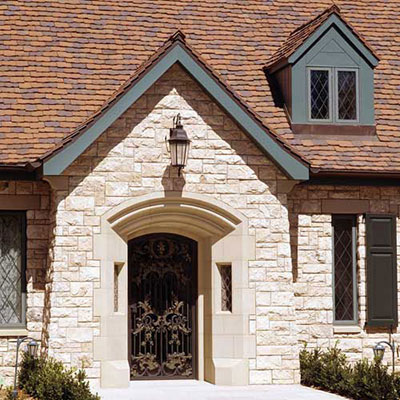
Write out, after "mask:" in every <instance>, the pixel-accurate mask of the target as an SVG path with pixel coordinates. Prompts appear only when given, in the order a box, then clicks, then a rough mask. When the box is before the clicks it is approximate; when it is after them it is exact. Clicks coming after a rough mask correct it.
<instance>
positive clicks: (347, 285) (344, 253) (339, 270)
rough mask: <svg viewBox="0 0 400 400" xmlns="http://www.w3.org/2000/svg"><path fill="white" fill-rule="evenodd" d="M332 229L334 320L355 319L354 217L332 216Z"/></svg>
mask: <svg viewBox="0 0 400 400" xmlns="http://www.w3.org/2000/svg"><path fill="white" fill-rule="evenodd" d="M333 229H334V285H335V290H334V300H335V321H338V322H340V321H342V322H343V321H355V320H356V295H355V292H356V290H355V288H356V270H355V268H356V260H355V248H354V246H355V218H354V217H353V216H347V215H346V216H334V217H333Z"/></svg>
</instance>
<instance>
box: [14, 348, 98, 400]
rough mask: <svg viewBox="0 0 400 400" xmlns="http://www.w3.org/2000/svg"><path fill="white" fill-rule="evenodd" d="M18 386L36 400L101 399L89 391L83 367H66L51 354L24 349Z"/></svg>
mask: <svg viewBox="0 0 400 400" xmlns="http://www.w3.org/2000/svg"><path fill="white" fill-rule="evenodd" d="M18 388H19V389H21V390H23V391H24V392H26V393H27V394H29V395H30V396H32V397H33V398H34V399H36V400H49V399H51V400H100V397H99V396H98V395H94V394H92V393H91V392H90V388H89V383H88V382H87V381H86V375H85V372H84V371H83V370H76V369H73V368H66V367H65V366H64V365H63V364H62V362H60V361H57V360H54V359H52V358H45V357H39V358H34V357H31V356H30V355H29V354H28V353H24V355H23V358H22V362H21V366H20V371H19V374H18Z"/></svg>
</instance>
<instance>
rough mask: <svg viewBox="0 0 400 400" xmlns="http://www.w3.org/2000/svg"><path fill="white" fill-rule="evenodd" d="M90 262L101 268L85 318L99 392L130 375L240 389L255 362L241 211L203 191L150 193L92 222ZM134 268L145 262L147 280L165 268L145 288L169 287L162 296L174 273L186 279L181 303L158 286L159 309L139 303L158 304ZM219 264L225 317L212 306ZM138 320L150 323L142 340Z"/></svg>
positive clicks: (217, 294) (247, 239) (250, 253)
mask: <svg viewBox="0 0 400 400" xmlns="http://www.w3.org/2000/svg"><path fill="white" fill-rule="evenodd" d="M145 242H147V243H145ZM143 246H144V247H143ZM154 246H159V247H158V248H155V247H154ZM150 247H152V248H150ZM139 248H142V250H140V251H142V253H143V254H141V255H139V254H138V251H139V250H138V249H139ZM143 249H144V250H143ZM173 249H175V250H173ZM132 252H133V253H132ZM164 252H165V254H164ZM185 252H186V253H187V254H185ZM145 253H146V254H145ZM150 253H151V254H150ZM188 254H190V257H189V258H190V262H189V258H188ZM164 256H165V260H161V259H160V258H162V257H164ZM95 257H96V258H98V259H99V260H100V263H101V283H100V287H99V288H98V289H95V307H94V313H95V316H97V317H100V321H101V328H100V335H99V336H98V337H96V338H95V341H94V353H95V359H96V360H98V361H100V363H101V385H102V387H126V386H128V384H129V382H130V380H131V379H154V378H158V379H160V378H163V379H176V378H179V379H185V378H186V379H198V380H206V381H208V382H211V383H216V384H224V385H246V384H248V375H249V365H248V364H249V363H248V360H249V358H253V357H255V348H256V345H255V336H254V335H250V333H249V316H250V315H252V314H254V313H255V293H254V289H250V288H249V285H248V262H249V260H254V259H255V240H254V237H253V236H250V235H249V234H248V223H247V220H246V218H245V217H244V216H243V215H242V214H241V213H239V212H237V211H236V210H233V209H232V208H231V207H229V206H228V205H226V204H224V203H222V202H219V201H218V200H216V199H214V198H212V197H209V196H206V195H200V194H189V193H183V194H182V193H178V192H176V193H175V192H169V193H164V192H160V193H154V194H151V195H145V196H140V197H137V198H134V199H131V200H128V201H127V202H125V203H123V204H121V205H119V206H117V207H115V208H114V209H112V210H110V211H109V212H107V213H106V214H105V215H103V216H102V223H101V232H100V233H99V234H98V235H96V236H95ZM168 257H169V258H168ZM185 257H186V258H185ZM140 258H141V260H139V259H140ZM185 260H186V261H185ZM134 263H136V264H137V263H141V264H142V265H144V264H146V263H147V268H148V269H149V270H150V273H151V270H153V273H154V274H155V275H154V276H160V271H159V269H160V268H166V269H168V268H171V275H170V278H166V280H162V279H161V281H159V282H158V283H157V282H156V283H155V285H159V284H165V285H167V286H168V285H169V290H170V291H171V292H173V291H177V288H178V287H179V286H177V284H176V282H175V281H174V279H176V275H179V274H183V276H182V279H183V281H185V282H186V281H187V280H188V279H190V281H191V282H190V285H188V286H187V288H186V289H187V290H188V291H189V292H190V293H186V294H185V293H184V292H185V290H186V289H185V290H183V291H182V292H181V294H180V296H181V297H182V298H181V299H174V298H173V296H172V293H168V294H166V293H165V291H166V290H167V289H168V288H167V287H164V288H163V289H161V288H160V291H159V293H160V296H164V297H166V298H167V300H166V299H164V302H165V301H167V303H168V302H169V304H168V305H167V306H161V305H160V304H159V305H158V306H156V307H155V306H154V305H152V304H150V303H149V301H150V302H157V301H159V300H160V299H159V298H158V297H157V294H156V289H155V288H150V287H148V285H149V282H148V281H146V278H145V277H144V278H143V277H142V278H143V279H144V281H140V276H139V275H140V274H141V272H140V271H141V270H140V267H138V265H133V264H134ZM168 263H169V264H174V265H175V266H174V265H169V264H168ZM179 264H180V265H181V267H180V268H181V269H180V270H179V266H178V270H177V269H176V265H179ZM223 264H224V265H231V268H232V269H231V271H232V272H231V274H232V279H231V281H232V282H231V285H232V306H231V311H226V310H222V307H221V293H223V291H222V290H221V278H220V271H219V266H220V265H223ZM174 268H175V270H174ZM185 268H186V270H185ZM116 271H117V272H118V274H117V276H116ZM142 272H143V271H142ZM144 274H145V275H144V276H146V272H144ZM191 274H194V275H191ZM161 275H162V274H161ZM173 275H175V278H173V277H172V276H173ZM185 275H186V276H185ZM189 275H191V276H189ZM157 279H158V278H155V281H157ZM168 279H170V280H169V281H168ZM132 282H135V283H134V284H133V286H132ZM140 282H141V283H142V284H144V285H145V286H146V285H147V288H146V287H142V286H140V285H141V283H140ZM162 282H163V283H162ZM186 283H187V282H186ZM135 285H136V286H135ZM181 286H182V285H181ZM181 289H182V288H181ZM189 289H190V290H189ZM163 291H164V294H162V292H163ZM175 295H176V293H175ZM185 296H186V297H185ZM151 299H152V300H151ZM175 300H178V303H179V301H181V302H182V301H183V302H184V303H185V304H184V305H179V304H177V303H175V302H174V301H175ZM146 301H147V303H146ZM139 303H140V306H139V307H140V308H141V309H140V310H138V308H137V307H138V305H139ZM116 304H117V305H118V306H117V307H116ZM135 307H136V308H135ZM152 307H153V308H152ZM174 307H175V309H174ZM157 310H158V311H157ZM146 313H147V314H146ZM144 314H146V315H144ZM145 317H148V319H147V322H149V321H151V324H152V325H153V326H152V327H151V328H150V329H148V332H147V333H148V335H147V339H146V332H145V330H146V329H145V328H142V327H141V326H142V325H143V323H144V322H143V321H144V318H145ZM168 318H169V319H171V318H174V321H175V325H174V327H171V325H169V329H170V330H169V333H168V334H167V335H166V336H164V337H162V334H161V331H162V330H163V329H167V330H168V326H166V321H167V320H168ZM156 320H157V321H156ZM138 324H139V325H138ZM141 324H142V325H141ZM151 324H150V325H151ZM160 324H163V325H164V328H162V329H161V328H159V326H160ZM179 324H180V326H179ZM167 325H168V324H167ZM157 330H158V331H159V332H158V333H157V332H156V331H157ZM174 330H175V333H177V334H178V336H176V335H175V336H174V332H173V331H174ZM138 332H141V334H140V335H138ZM184 332H186V335H185V334H184ZM189 332H191V333H190V334H189ZM135 335H136V337H135ZM146 340H147V341H148V343H147V344H146V343H143V342H146ZM161 341H164V342H168V343H169V347H168V346H167V347H168V348H169V350H166V349H165V348H164V349H163V350H161V349H160V346H161ZM174 341H175V344H173V342H174ZM185 341H186V342H185ZM152 342H153V347H152V345H151V343H152ZM156 342H157V346H158V349H157V350H156V349H155V346H156ZM170 342H171V343H170ZM168 343H167V344H168ZM178 343H179V344H178ZM174 345H175V347H174ZM135 346H136V347H135ZM146 354H148V355H147V356H146ZM135 357H136V358H135ZM137 357H139V361H140V362H139V363H138V358H137ZM140 357H142V358H141V360H140ZM139 364H140V365H141V366H139V367H138V365H139ZM157 364H160V365H157Z"/></svg>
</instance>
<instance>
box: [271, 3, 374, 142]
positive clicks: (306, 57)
mask: <svg viewBox="0 0 400 400" xmlns="http://www.w3.org/2000/svg"><path fill="white" fill-rule="evenodd" d="M378 61H379V59H378V57H377V56H376V55H375V53H374V51H373V50H372V49H371V48H370V47H369V46H368V44H367V43H366V42H365V41H364V40H363V39H362V38H361V36H360V35H359V34H358V33H357V32H356V31H355V30H354V29H353V28H352V27H351V26H350V25H349V24H348V23H347V22H346V21H345V20H344V19H343V18H342V16H341V15H340V10H339V8H338V7H337V6H336V5H334V6H332V7H330V8H329V9H327V10H325V11H324V12H323V13H322V14H320V15H319V16H318V17H316V18H315V19H313V20H312V21H310V22H308V23H306V24H305V25H302V26H301V27H299V28H298V29H296V30H295V31H294V32H292V33H291V35H290V36H289V38H288V39H287V40H286V41H285V42H284V44H283V45H282V46H281V48H280V49H279V50H278V51H277V52H276V53H275V54H274V55H273V56H272V57H271V59H270V60H269V62H268V65H267V66H266V73H267V74H268V76H269V79H270V82H272V83H275V86H277V88H278V91H279V93H280V97H281V98H282V100H283V105H284V107H285V110H286V113H287V116H288V118H289V121H290V124H291V127H292V130H293V132H294V133H305V134H344V135H373V134H375V116H374V68H375V67H376V66H377V64H378Z"/></svg>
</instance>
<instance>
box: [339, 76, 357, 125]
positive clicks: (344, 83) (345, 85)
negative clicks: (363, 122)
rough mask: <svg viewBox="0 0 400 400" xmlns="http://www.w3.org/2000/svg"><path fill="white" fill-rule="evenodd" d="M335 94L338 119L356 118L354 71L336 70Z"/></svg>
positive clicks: (353, 119)
mask: <svg viewBox="0 0 400 400" xmlns="http://www.w3.org/2000/svg"><path fill="white" fill-rule="evenodd" d="M337 96H338V118H339V120H350V121H355V120H357V74H356V71H338V72H337Z"/></svg>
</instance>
